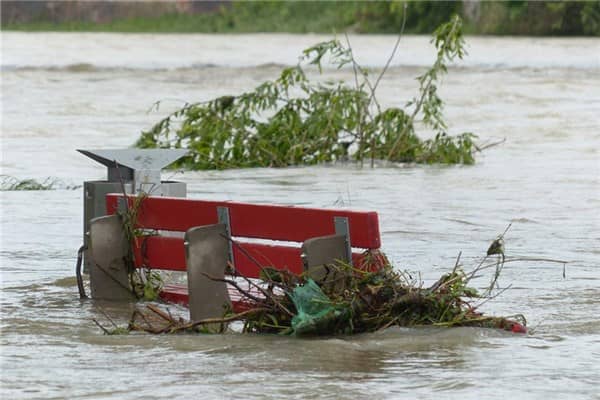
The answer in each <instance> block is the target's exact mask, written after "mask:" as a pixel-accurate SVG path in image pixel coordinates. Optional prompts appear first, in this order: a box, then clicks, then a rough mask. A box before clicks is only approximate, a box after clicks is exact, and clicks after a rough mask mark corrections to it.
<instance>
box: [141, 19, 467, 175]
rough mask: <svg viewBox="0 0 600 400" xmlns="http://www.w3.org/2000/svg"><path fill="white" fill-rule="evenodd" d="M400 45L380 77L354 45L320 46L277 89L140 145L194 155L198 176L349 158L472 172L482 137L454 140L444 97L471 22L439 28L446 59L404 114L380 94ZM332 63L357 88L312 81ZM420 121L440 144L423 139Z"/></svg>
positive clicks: (145, 137) (197, 106)
mask: <svg viewBox="0 0 600 400" xmlns="http://www.w3.org/2000/svg"><path fill="white" fill-rule="evenodd" d="M405 18H406V14H405ZM400 39H401V35H400V36H399V37H398V41H397V42H396V46H395V47H394V50H393V52H392V55H391V56H390V58H389V61H388V64H387V65H386V66H385V67H384V68H383V70H382V71H381V72H380V73H379V74H378V75H377V76H376V77H372V76H371V75H370V73H369V71H368V70H367V69H366V68H363V67H362V66H361V65H359V64H358V63H357V61H356V59H355V58H354V55H353V53H352V47H351V45H350V42H349V40H348V38H347V37H346V44H345V45H344V44H342V42H341V41H339V40H337V39H336V40H331V41H327V42H322V43H318V44H316V45H315V46H312V47H310V48H308V49H306V50H304V52H303V55H302V58H301V60H300V62H299V63H298V65H296V66H294V67H289V68H285V69H284V70H283V71H282V72H281V74H280V76H279V78H277V79H276V80H274V81H267V82H264V83H263V84H261V85H259V86H258V87H257V88H256V89H254V90H253V91H251V92H247V93H243V94H241V95H237V96H222V97H219V98H216V99H213V100H210V101H206V102H199V103H192V104H187V105H185V106H184V107H183V108H181V109H180V110H178V111H176V112H174V113H172V114H171V115H169V116H167V117H166V118H164V119H163V120H161V121H160V122H159V123H157V124H156V125H155V126H154V127H152V129H150V130H149V131H146V132H143V133H142V135H141V137H140V138H139V140H138V141H137V143H136V145H137V146H138V147H142V148H154V147H159V148H187V149H189V150H190V153H189V155H188V156H186V157H184V158H182V159H181V160H180V161H179V164H178V166H183V167H186V168H191V169H224V168H239V167H285V166H290V165H310V164H317V163H324V162H332V161H337V160H345V159H348V158H351V159H354V160H356V161H358V162H360V163H361V165H362V163H363V162H364V161H365V160H370V161H371V164H372V163H373V162H374V160H385V161H391V162H416V163H447V164H472V163H473V162H474V157H473V153H474V151H475V149H476V147H475V145H474V143H473V138H474V135H473V134H471V133H463V134H461V135H458V136H455V137H453V136H449V135H448V134H447V133H446V129H447V126H446V123H445V122H444V119H443V114H442V111H443V101H442V99H441V98H440V97H439V96H438V91H437V87H438V84H439V81H440V79H441V77H442V76H443V75H444V74H445V73H446V72H447V66H448V63H450V62H452V61H453V60H455V59H461V58H462V57H463V56H464V55H465V50H464V39H463V35H462V21H461V19H460V18H459V17H458V16H454V17H453V18H452V19H451V20H450V21H449V22H446V23H444V24H442V25H440V26H439V27H438V28H437V29H436V31H435V33H434V36H433V39H432V42H433V43H434V45H435V47H436V50H437V53H436V59H435V61H434V63H433V65H432V66H431V67H430V68H429V69H427V70H426V71H425V72H424V73H423V74H422V75H420V76H418V77H417V81H418V83H419V89H418V94H417V95H416V96H415V97H414V98H413V99H412V100H411V101H410V102H408V104H406V106H405V107H404V108H400V107H390V108H387V109H384V108H383V107H382V106H381V105H380V104H379V102H378V100H377V97H376V90H377V87H378V85H379V83H380V81H381V78H382V76H383V75H384V74H385V72H386V70H387V67H388V66H389V63H390V62H391V60H392V58H393V56H394V54H395V52H396V51H397V49H398V45H399V43H400ZM325 61H328V62H329V64H332V65H333V66H335V67H337V68H338V69H339V68H342V67H348V68H352V70H353V71H354V78H355V79H354V85H349V84H347V83H345V82H341V81H327V80H323V79H319V80H309V79H308V78H307V71H306V69H307V67H309V66H315V67H317V68H318V70H319V72H320V73H322V72H323V65H324V63H325ZM417 120H421V121H422V122H423V123H424V125H425V126H426V127H428V128H430V129H432V130H433V131H434V132H435V133H436V134H435V137H433V138H432V139H427V140H423V139H421V138H420V137H418V136H417V134H416V133H415V122H416V121H417Z"/></svg>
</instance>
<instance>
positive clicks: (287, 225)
mask: <svg viewBox="0 0 600 400" xmlns="http://www.w3.org/2000/svg"><path fill="white" fill-rule="evenodd" d="M119 197H122V195H120V194H109V195H107V198H106V206H107V210H108V212H109V214H112V213H114V212H115V210H116V208H117V199H118V198H119ZM130 199H132V197H130ZM219 206H221V207H228V208H229V216H230V221H231V231H232V234H233V235H234V236H239V237H249V238H261V239H271V240H284V241H293V242H303V241H304V240H306V239H310V238H314V237H318V236H325V235H331V234H334V233H335V227H334V222H333V218H334V217H347V218H348V221H349V225H350V238H351V242H352V243H351V244H352V246H353V247H360V248H367V249H378V248H379V247H380V245H381V242H380V237H379V221H378V217H377V213H375V212H364V211H348V210H327V209H315V208H304V207H290V206H275V205H261V204H246V203H235V202H223V201H220V202H219V201H205V200H193V199H182V198H172V197H148V198H146V199H144V200H143V203H142V206H141V208H140V211H139V213H138V223H139V225H140V226H141V227H144V228H149V229H162V230H170V231H180V232H185V231H187V230H188V229H189V228H191V227H194V226H202V225H209V224H214V223H217V207H219Z"/></svg>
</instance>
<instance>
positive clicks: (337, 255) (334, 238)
mask: <svg viewBox="0 0 600 400" xmlns="http://www.w3.org/2000/svg"><path fill="white" fill-rule="evenodd" d="M302 259H303V263H304V271H305V272H306V273H307V275H308V276H309V277H310V278H312V279H313V280H314V281H315V282H317V283H319V284H320V285H321V286H323V285H325V286H327V285H332V286H331V288H332V289H335V290H336V291H337V290H343V287H344V285H345V282H344V281H345V280H344V276H343V275H340V273H339V271H338V270H334V269H331V268H329V267H328V265H331V264H335V262H336V260H339V261H343V262H346V263H349V262H350V260H349V259H348V251H347V242H346V236H345V235H331V236H321V237H316V238H312V239H308V240H306V241H305V242H304V243H303V244H302Z"/></svg>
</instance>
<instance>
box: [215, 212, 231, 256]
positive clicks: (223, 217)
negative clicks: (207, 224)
mask: <svg viewBox="0 0 600 400" xmlns="http://www.w3.org/2000/svg"><path fill="white" fill-rule="evenodd" d="M217 217H218V219H219V223H220V224H223V225H225V234H226V235H227V236H228V237H231V221H230V219H229V208H227V207H217ZM227 245H228V247H227V255H228V256H229V262H231V263H233V244H232V243H231V240H229V239H228V240H227Z"/></svg>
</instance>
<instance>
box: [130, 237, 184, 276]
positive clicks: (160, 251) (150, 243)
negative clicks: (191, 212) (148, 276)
mask: <svg viewBox="0 0 600 400" xmlns="http://www.w3.org/2000/svg"><path fill="white" fill-rule="evenodd" d="M133 249H134V254H135V265H136V267H141V266H146V267H149V268H154V269H166V270H170V271H186V264H185V247H184V246H183V239H181V238H175V237H165V236H147V237H144V238H137V239H136V243H135V244H134V246H133Z"/></svg>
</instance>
